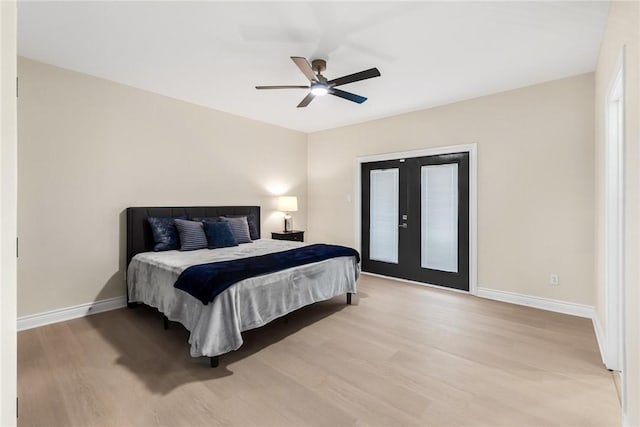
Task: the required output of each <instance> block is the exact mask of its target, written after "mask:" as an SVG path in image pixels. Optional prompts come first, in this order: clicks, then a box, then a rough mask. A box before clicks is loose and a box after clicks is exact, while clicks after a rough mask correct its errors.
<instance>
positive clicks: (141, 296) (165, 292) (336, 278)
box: [127, 239, 360, 357]
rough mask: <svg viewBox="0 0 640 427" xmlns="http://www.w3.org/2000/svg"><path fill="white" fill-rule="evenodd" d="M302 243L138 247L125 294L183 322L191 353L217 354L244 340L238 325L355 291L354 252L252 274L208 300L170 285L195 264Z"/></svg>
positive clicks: (258, 323)
mask: <svg viewBox="0 0 640 427" xmlns="http://www.w3.org/2000/svg"><path fill="white" fill-rule="evenodd" d="M305 245H306V244H305V243H299V242H290V241H285V240H268V239H261V240H256V241H254V242H253V243H246V244H242V245H239V246H234V247H230V248H221V249H201V250H196V251H188V252H180V251H166V252H144V253H140V254H137V255H136V256H134V257H133V259H132V260H131V263H130V264H129V268H128V270H127V285H128V289H129V300H130V301H131V302H134V301H138V302H143V303H145V304H147V305H149V306H152V307H156V308H157V309H158V310H160V311H161V312H162V313H164V315H165V316H167V317H168V318H169V319H170V320H173V321H177V322H180V323H182V324H183V325H184V326H185V328H187V329H188V330H189V331H190V332H191V335H190V337H189V343H190V344H191V356H193V357H198V356H218V355H221V354H224V353H227V352H229V351H231V350H236V349H238V348H239V347H240V346H241V345H242V336H241V332H242V331H246V330H249V329H253V328H257V327H259V326H262V325H265V324H267V323H269V322H270V321H271V320H273V319H276V318H278V317H281V316H283V315H285V314H287V313H290V312H292V311H294V310H297V309H298V308H300V307H303V306H305V305H309V304H312V303H314V302H318V301H324V300H327V299H329V298H333V297H334V296H336V295H340V294H345V293H347V292H351V293H355V292H356V279H357V277H358V274H359V271H360V270H359V266H358V264H357V263H356V261H355V259H354V258H353V257H340V258H332V259H329V260H326V261H321V262H317V263H313V264H307V265H303V266H299V267H294V268H290V269H287V270H282V271H278V272H275V273H271V274H265V275H262V276H258V277H253V278H250V279H246V280H243V281H241V282H238V283H236V284H234V285H232V286H230V287H229V288H228V289H227V290H226V291H224V292H223V293H221V294H220V295H218V296H217V297H216V298H215V299H214V301H213V302H210V303H209V304H207V305H204V304H202V302H200V301H199V300H198V299H196V298H195V297H193V296H191V295H189V294H188V293H186V292H184V291H182V290H179V289H176V288H174V287H173V284H174V283H175V281H176V280H177V278H178V276H179V275H180V273H182V271H183V270H185V269H186V268H187V267H189V266H192V265H196V264H204V263H209V262H216V261H225V260H229V259H235V258H245V257H250V256H257V255H264V254H266V253H270V252H279V251H284V250H288V249H292V248H295V247H301V246H305Z"/></svg>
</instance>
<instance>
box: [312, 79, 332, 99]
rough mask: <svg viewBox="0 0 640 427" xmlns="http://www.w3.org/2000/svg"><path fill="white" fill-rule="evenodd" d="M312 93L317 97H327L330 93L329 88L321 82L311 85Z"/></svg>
mask: <svg viewBox="0 0 640 427" xmlns="http://www.w3.org/2000/svg"><path fill="white" fill-rule="evenodd" d="M311 93H312V94H314V95H315V96H325V95H326V94H328V93H329V86H327V85H326V84H324V83H321V82H315V83H312V84H311Z"/></svg>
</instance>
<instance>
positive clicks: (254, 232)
mask: <svg viewBox="0 0 640 427" xmlns="http://www.w3.org/2000/svg"><path fill="white" fill-rule="evenodd" d="M242 217H246V218H247V223H248V224H249V237H251V240H258V239H260V234H258V226H257V219H256V216H255V215H254V214H249V215H225V216H223V217H221V218H242Z"/></svg>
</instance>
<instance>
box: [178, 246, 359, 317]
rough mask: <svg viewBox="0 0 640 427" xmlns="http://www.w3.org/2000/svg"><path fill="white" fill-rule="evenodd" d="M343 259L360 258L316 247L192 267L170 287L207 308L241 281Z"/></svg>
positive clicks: (355, 253)
mask: <svg viewBox="0 0 640 427" xmlns="http://www.w3.org/2000/svg"><path fill="white" fill-rule="evenodd" d="M343 256H354V257H356V261H357V262H360V254H358V251H356V250H355V249H351V248H347V247H345V246H337V245H325V244H316V245H309V246H303V247H301V248H296V249H290V250H288V251H282V252H274V253H271V254H266V255H260V256H254V257H249V258H240V259H233V260H229V261H219V262H212V263H208V264H200V265H193V266H191V267H189V268H187V269H186V270H184V271H183V272H182V274H180V277H178V280H177V281H176V283H175V284H174V285H173V286H174V287H176V288H178V289H181V290H183V291H185V292H188V293H189V294H191V295H193V296H194V297H196V298H198V299H199V300H200V301H202V303H203V304H205V305H206V304H208V303H209V302H210V301H213V299H214V298H215V297H217V296H218V295H220V294H221V293H222V292H223V291H224V290H225V289H227V288H228V287H229V286H231V285H233V284H234V283H237V282H239V281H241V280H244V279H248V278H250V277H254V276H260V275H262V274H267V273H273V272H275V271H280V270H286V269H287V268H292V267H297V266H299V265H305V264H311V263H313V262H319V261H324V260H327V259H329V258H338V257H343Z"/></svg>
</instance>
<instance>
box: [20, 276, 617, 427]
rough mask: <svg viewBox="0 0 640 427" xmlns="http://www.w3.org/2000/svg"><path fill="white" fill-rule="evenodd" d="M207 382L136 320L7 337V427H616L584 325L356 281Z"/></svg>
mask: <svg viewBox="0 0 640 427" xmlns="http://www.w3.org/2000/svg"><path fill="white" fill-rule="evenodd" d="M358 288H359V292H358V294H357V295H356V296H355V297H354V300H353V302H354V304H353V305H351V306H347V305H346V304H345V301H344V297H339V298H334V299H332V300H329V301H325V302H321V303H318V304H314V305H312V306H309V307H305V308H303V309H301V310H299V311H297V312H295V313H292V314H291V315H290V316H288V321H287V322H284V321H283V320H277V321H274V322H272V323H270V324H269V325H266V326H265V327H262V328H259V329H257V330H253V331H248V332H246V333H244V334H243V339H244V341H245V342H244V345H243V346H242V347H241V348H240V349H239V350H238V351H235V352H232V353H229V354H227V355H225V356H223V357H222V358H221V359H220V366H219V367H218V368H216V369H210V368H209V367H208V366H209V364H208V360H207V359H206V358H192V357H190V355H189V345H188V343H187V341H188V337H189V333H188V331H186V330H185V329H184V328H183V327H182V326H181V325H179V324H177V323H171V325H170V329H169V330H168V331H165V330H164V329H163V328H162V318H161V316H160V315H159V314H158V313H157V311H155V310H154V309H151V308H149V307H140V308H137V309H134V310H130V309H121V310H114V311H111V312H106V313H101V314H97V315H93V316H90V317H86V318H82V319H76V320H72V321H68V322H63V323H59V324H54V325H48V326H45V327H42V328H37V329H32V330H28V331H23V332H20V333H19V334H18V394H19V397H20V417H19V418H18V424H19V425H20V426H43V425H46V426H198V425H207V426H217V425H220V426H223V425H224V426H230V425H236V426H260V425H274V426H302V425H305V426H306V425H308V426H326V425H331V426H365V425H385V426H386V425H415V426H463V425H464V426H554V425H558V426H618V425H620V422H621V421H620V403H619V401H618V398H617V393H616V388H615V384H614V382H613V379H612V376H611V375H610V373H609V372H608V371H607V370H606V369H605V368H604V366H603V365H602V362H601V359H600V355H599V353H598V346H597V342H596V340H595V335H594V331H593V327H592V324H591V322H590V321H589V320H588V319H581V318H577V317H573V316H566V315H562V314H558V313H550V312H544V311H541V310H536V309H532V308H529V307H520V306H515V305H511V304H506V303H502V302H497V301H490V300H485V299H481V298H476V297H472V296H469V295H465V294H460V293H453V292H447V291H443V290H438V289H432V288H426V287H421V286H416V285H408V284H404V283H398V282H395V281H391V280H387V279H384V278H379V277H372V276H362V277H361V278H360V280H359V282H358Z"/></svg>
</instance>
